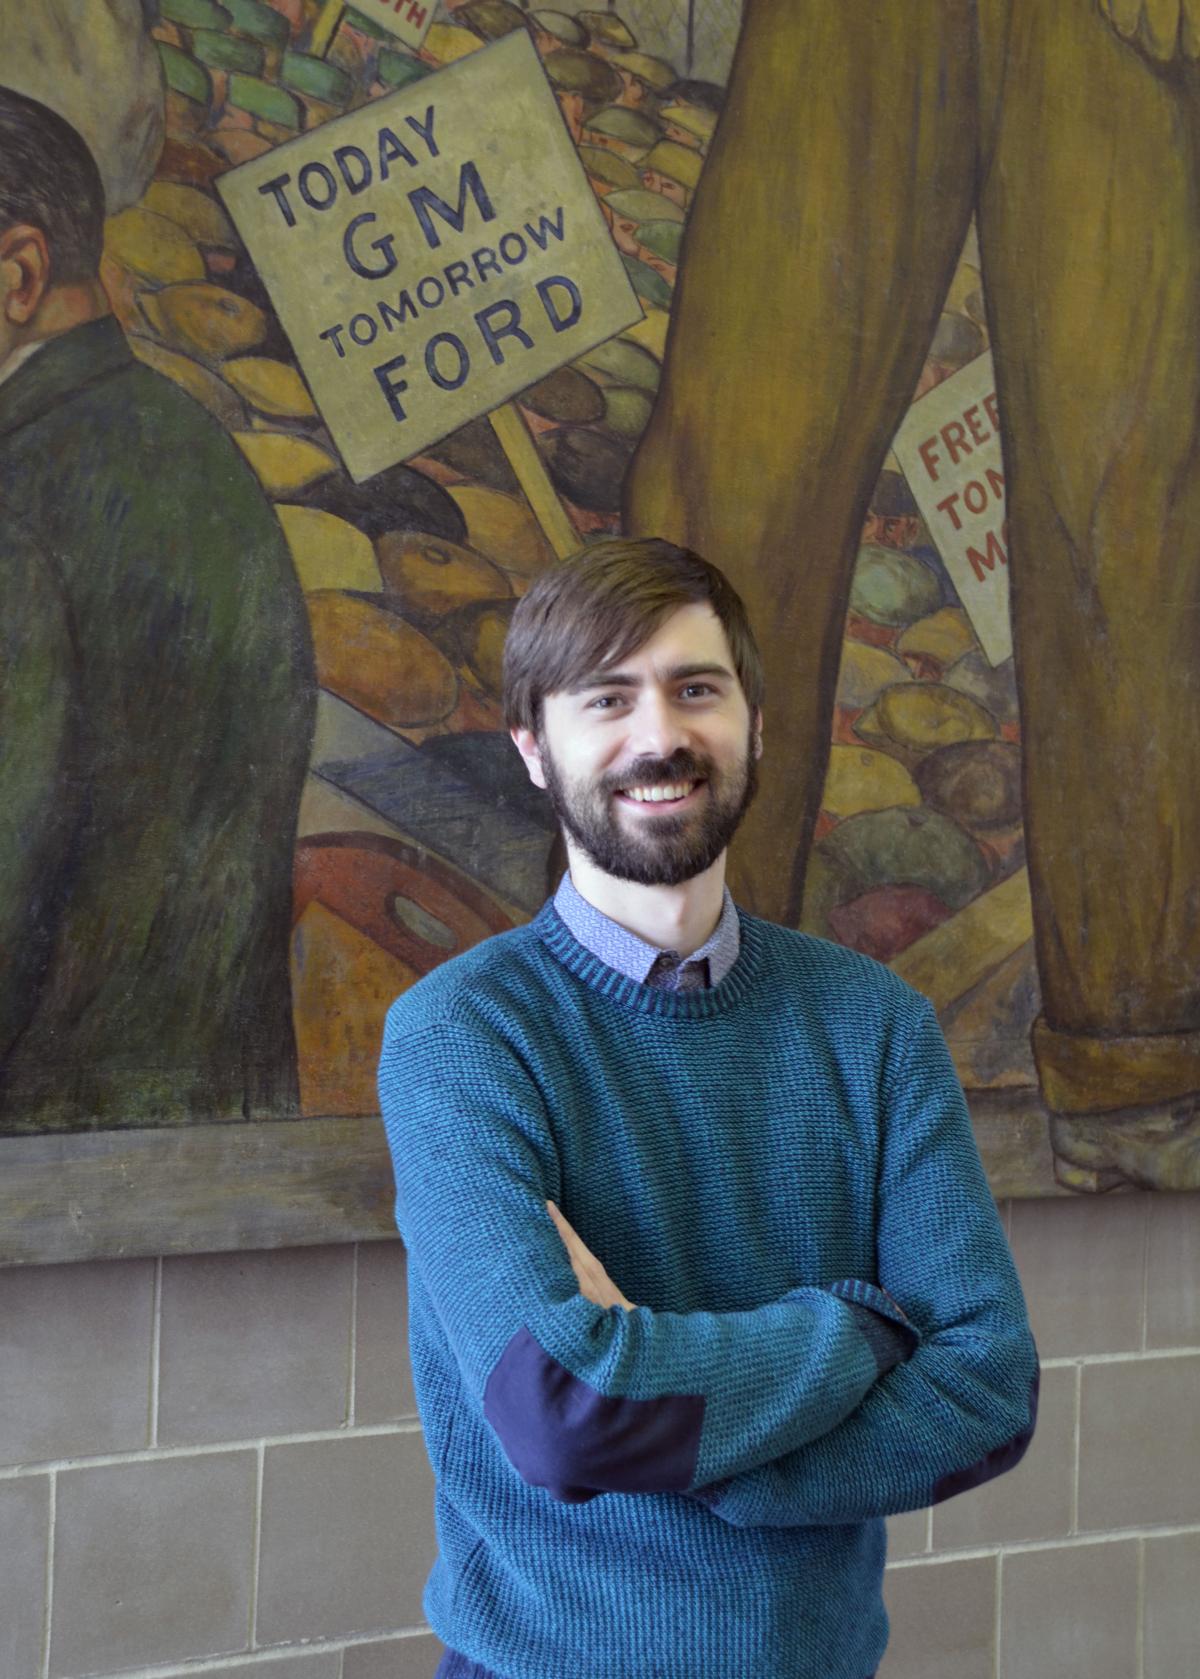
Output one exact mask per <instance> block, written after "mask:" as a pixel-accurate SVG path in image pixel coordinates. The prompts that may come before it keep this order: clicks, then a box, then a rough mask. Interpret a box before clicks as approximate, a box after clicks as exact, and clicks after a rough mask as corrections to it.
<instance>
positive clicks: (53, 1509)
mask: <svg viewBox="0 0 1200 1679" xmlns="http://www.w3.org/2000/svg"><path fill="white" fill-rule="evenodd" d="M47 1497H48V1500H49V1519H48V1521H47V1523H46V1602H45V1611H44V1616H43V1620H42V1660H41V1663H40V1673H41V1679H49V1673H50V1627H51V1618H52V1616H53V1613H54V1540H55V1530H56V1528H57V1526H58V1477H57V1476H56V1475H54V1474H51V1476H50V1485H49V1487H48V1489H47Z"/></svg>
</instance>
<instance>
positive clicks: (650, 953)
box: [554, 870, 741, 985]
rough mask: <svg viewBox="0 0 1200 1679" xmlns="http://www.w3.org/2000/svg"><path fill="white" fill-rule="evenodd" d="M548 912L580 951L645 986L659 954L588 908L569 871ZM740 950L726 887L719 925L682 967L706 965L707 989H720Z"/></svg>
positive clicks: (734, 912) (657, 948)
mask: <svg viewBox="0 0 1200 1679" xmlns="http://www.w3.org/2000/svg"><path fill="white" fill-rule="evenodd" d="M554 907H555V909H556V910H557V911H558V914H559V915H560V917H561V918H562V920H563V921H564V922H565V923H566V925H567V926H568V927H569V928H570V930H571V932H572V933H573V934H574V935H575V937H576V938H577V939H578V940H579V942H580V944H581V945H583V946H584V948H585V949H586V950H590V951H591V953H592V955H593V956H596V957H598V958H599V959H600V961H601V962H603V963H604V964H605V965H606V966H607V967H609V968H615V969H616V971H617V972H618V973H619V974H623V975H624V976H625V978H626V979H632V980H636V981H637V983H638V984H639V985H645V983H646V978H647V976H648V974H649V972H650V970H651V968H652V967H653V966H654V964H655V963H656V962H657V961H658V959H659V957H660V956H661V955H662V953H663V952H662V948H661V947H660V946H658V945H654V944H648V943H647V941H646V940H645V939H639V938H638V936H637V934H636V933H631V932H630V931H629V929H628V928H627V927H622V926H621V925H620V924H619V923H618V922H616V921H614V920H613V919H612V917H611V916H608V915H605V914H604V912H603V911H602V910H598V909H597V908H596V906H595V904H591V903H589V902H588V900H587V899H586V898H585V897H584V896H583V894H582V893H581V892H580V890H579V888H578V887H577V886H576V885H575V882H574V881H573V880H572V879H571V874H570V871H569V870H568V871H567V873H566V874H564V875H563V877H562V880H561V881H560V882H559V887H558V891H557V892H556V893H555V894H554ZM740 947H741V926H740V923H739V921H738V913H737V906H736V905H735V903H734V901H733V899H732V897H731V896H730V893H729V888H728V887H726V888H725V895H724V898H723V901H722V905H721V917H720V920H719V921H718V922H717V925H716V926H715V927H714V929H713V931H712V933H711V934H710V935H709V937H708V938H707V939H706V940H705V941H704V943H703V944H702V945H701V946H700V948H699V950H696V951H693V953H692V954H691V955H690V956H689V957H687V958H686V961H685V965H686V962H704V961H707V963H708V976H709V983H710V984H711V985H720V983H721V981H722V980H723V979H724V978H725V975H726V974H727V973H728V972H729V970H730V968H732V967H733V964H734V963H735V962H736V961H737V958H738V951H739V949H740Z"/></svg>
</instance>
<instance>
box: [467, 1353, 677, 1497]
mask: <svg viewBox="0 0 1200 1679" xmlns="http://www.w3.org/2000/svg"><path fill="white" fill-rule="evenodd" d="M483 1414H484V1417H485V1418H486V1419H487V1421H488V1422H489V1423H490V1424H491V1426H492V1428H494V1429H495V1431H496V1434H497V1436H498V1437H499V1440H500V1444H501V1445H502V1446H503V1448H504V1451H505V1454H506V1455H507V1457H508V1459H509V1461H510V1463H512V1465H513V1467H514V1468H515V1469H516V1470H517V1471H518V1473H519V1474H520V1475H521V1477H522V1479H524V1480H526V1481H528V1482H529V1483H530V1484H531V1485H532V1486H535V1487H545V1488H546V1490H547V1491H548V1492H550V1493H551V1494H553V1496H554V1497H555V1498H558V1499H561V1500H562V1501H563V1502H564V1503H567V1504H582V1503H584V1502H585V1501H586V1500H587V1499H589V1498H595V1497H596V1495H597V1493H601V1492H683V1491H684V1490H685V1489H686V1488H687V1487H689V1486H690V1485H691V1483H692V1481H693V1479H694V1478H695V1474H696V1462H697V1459H698V1457H699V1454H700V1430H701V1428H702V1426H703V1423H704V1396H703V1395H702V1394H696V1393H668V1394H664V1395H663V1396H662V1397H661V1398H659V1399H614V1398H606V1397H605V1395H604V1394H602V1393H598V1392H597V1390H596V1389H595V1388H594V1387H591V1386H590V1385H589V1384H588V1383H587V1382H581V1381H580V1380H579V1378H578V1377H577V1376H573V1375H572V1374H571V1372H570V1371H569V1370H568V1369H567V1368H566V1367H565V1366H564V1365H562V1364H560V1363H559V1362H558V1360H557V1359H556V1358H551V1357H550V1355H549V1353H547V1352H544V1351H543V1349H542V1348H541V1347H540V1346H539V1345H538V1343H537V1342H536V1341H535V1340H534V1338H533V1336H532V1335H531V1334H530V1333H529V1331H528V1330H527V1329H525V1328H521V1329H519V1330H518V1331H517V1333H516V1334H515V1335H514V1336H513V1338H512V1340H511V1341H510V1342H509V1343H508V1345H507V1346H506V1347H505V1349H504V1351H503V1353H501V1355H500V1358H499V1359H498V1360H497V1363H496V1367H495V1369H494V1370H493V1371H492V1373H491V1375H490V1376H489V1377H488V1382H487V1386H486V1388H485V1389H484V1394H483Z"/></svg>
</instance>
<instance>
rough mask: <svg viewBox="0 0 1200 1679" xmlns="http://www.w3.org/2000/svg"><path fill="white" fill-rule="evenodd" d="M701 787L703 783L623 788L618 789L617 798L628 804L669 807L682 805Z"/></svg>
mask: <svg viewBox="0 0 1200 1679" xmlns="http://www.w3.org/2000/svg"><path fill="white" fill-rule="evenodd" d="M703 785H704V783H703V781H677V782H673V783H668V784H667V785H665V786H661V787H623V788H621V789H619V791H618V793H617V797H618V798H620V799H625V800H626V801H627V802H628V803H629V804H638V805H666V806H668V807H670V806H672V805H680V804H683V802H684V801H685V800H686V799H690V798H691V796H692V794H693V793H694V792H695V791H696V790H697V788H700V787H703Z"/></svg>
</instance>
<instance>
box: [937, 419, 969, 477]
mask: <svg viewBox="0 0 1200 1679" xmlns="http://www.w3.org/2000/svg"><path fill="white" fill-rule="evenodd" d="M942 442H943V443H944V444H945V445H946V451H947V453H948V454H949V456H950V465H951V466H957V465H958V457H959V456H960V455H969V454H970V453H971V445H970V444H969V443H968V442H967V428H966V427H965V426H964V425H963V423H962V421H961V420H950V421H949V422H948V423H947V424H946V425H944V426H943V427H942Z"/></svg>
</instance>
